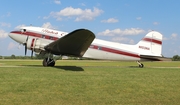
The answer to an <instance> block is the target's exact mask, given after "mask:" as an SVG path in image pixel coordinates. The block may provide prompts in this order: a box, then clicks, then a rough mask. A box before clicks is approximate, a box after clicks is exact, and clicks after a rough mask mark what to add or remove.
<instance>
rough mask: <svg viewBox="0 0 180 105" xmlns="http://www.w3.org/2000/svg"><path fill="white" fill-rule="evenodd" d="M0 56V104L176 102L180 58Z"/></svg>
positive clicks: (164, 104)
mask: <svg viewBox="0 0 180 105" xmlns="http://www.w3.org/2000/svg"><path fill="white" fill-rule="evenodd" d="M143 64H144V65H145V67H144V68H138V67H137V64H136V62H118V61H97V60H92V61H86V60H79V61H78V60H61V61H60V60H59V61H57V62H56V67H42V61H40V60H0V105H32V104H38V105H61V104H62V105H105V104H107V105H115V104H117V105H120V104H121V105H125V104H128V105H134V104H136V105H145V104H146V105H178V104H179V103H180V100H179V99H180V62H143Z"/></svg>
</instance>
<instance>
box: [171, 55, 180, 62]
mask: <svg viewBox="0 0 180 105" xmlns="http://www.w3.org/2000/svg"><path fill="white" fill-rule="evenodd" d="M172 60H173V61H180V56H179V55H174V56H173V58H172Z"/></svg>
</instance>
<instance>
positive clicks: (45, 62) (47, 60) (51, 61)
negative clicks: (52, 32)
mask: <svg viewBox="0 0 180 105" xmlns="http://www.w3.org/2000/svg"><path fill="white" fill-rule="evenodd" d="M42 63H43V66H45V67H46V66H54V65H55V61H54V59H52V58H45V59H44V60H43V62H42Z"/></svg>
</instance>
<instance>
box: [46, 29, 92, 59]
mask: <svg viewBox="0 0 180 105" xmlns="http://www.w3.org/2000/svg"><path fill="white" fill-rule="evenodd" d="M94 38H95V35H94V33H93V32H91V31H89V30H87V29H78V30H75V31H73V32H71V33H69V34H67V35H65V36H64V37H62V38H60V39H58V40H56V41H54V42H52V43H50V44H49V45H47V46H45V47H44V48H45V50H46V51H48V52H50V53H52V54H55V55H73V56H83V55H84V53H85V52H86V50H87V49H88V47H89V46H90V44H91V43H92V41H93V40H94Z"/></svg>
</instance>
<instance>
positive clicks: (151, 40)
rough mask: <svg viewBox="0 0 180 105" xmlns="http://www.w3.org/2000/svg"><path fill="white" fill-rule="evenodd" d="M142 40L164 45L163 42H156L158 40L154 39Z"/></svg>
mask: <svg viewBox="0 0 180 105" xmlns="http://www.w3.org/2000/svg"><path fill="white" fill-rule="evenodd" d="M142 40H143V41H147V42H153V43H156V44H160V45H162V41H160V40H156V39H152V38H143V39H142Z"/></svg>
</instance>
